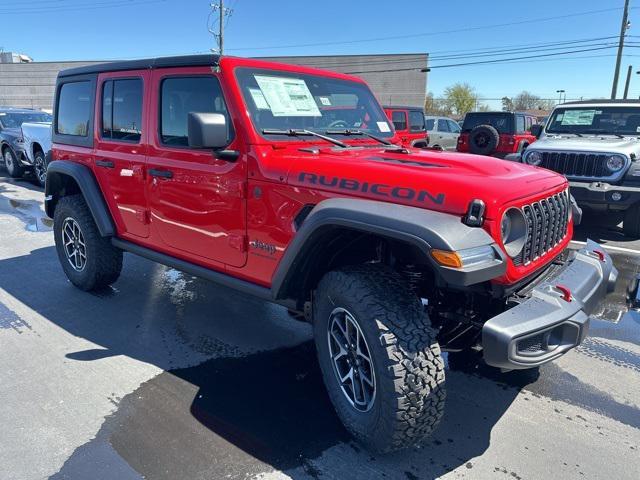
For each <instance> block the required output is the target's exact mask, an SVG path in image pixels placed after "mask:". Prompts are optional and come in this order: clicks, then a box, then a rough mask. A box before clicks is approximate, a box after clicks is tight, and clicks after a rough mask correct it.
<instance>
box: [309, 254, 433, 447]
mask: <svg viewBox="0 0 640 480" xmlns="http://www.w3.org/2000/svg"><path fill="white" fill-rule="evenodd" d="M337 309H338V310H341V309H344V310H346V311H348V312H349V313H350V314H351V316H352V318H353V319H355V321H356V322H357V325H358V327H359V328H360V330H361V332H362V336H363V337H364V339H365V340H366V345H367V347H368V349H369V351H370V357H371V360H372V363H373V372H374V379H375V393H374V395H372V397H373V399H374V400H373V403H372V405H371V406H370V407H369V409H368V410H367V411H363V410H362V409H358V408H356V406H354V405H353V402H351V401H350V400H349V399H348V396H347V395H346V394H345V392H344V391H343V389H342V384H341V383H340V381H339V379H338V375H337V374H336V368H335V366H334V365H335V364H334V362H333V359H332V357H331V353H330V346H329V335H328V329H329V325H330V322H331V320H330V319H331V318H332V312H335V311H336V310H337ZM313 312H314V313H313V317H314V322H313V329H314V338H315V344H316V350H317V354H318V360H319V363H320V368H321V371H322V376H323V379H324V383H325V385H326V388H327V391H328V393H329V397H330V398H331V401H332V403H333V405H334V407H335V409H336V412H337V414H338V417H339V418H340V420H341V421H342V422H343V424H344V425H345V427H346V428H347V430H348V431H349V432H350V433H351V434H352V435H353V436H354V437H355V438H356V439H357V440H359V441H360V442H361V443H363V444H364V445H365V446H366V447H367V448H369V449H370V450H373V451H376V452H389V451H394V450H398V449H402V448H406V447H409V446H411V445H415V444H417V443H419V442H420V441H421V440H422V439H423V438H424V437H426V436H428V435H429V434H431V432H432V431H433V430H434V428H435V427H436V426H437V425H438V422H439V421H440V419H441V418H442V415H443V413H444V403H445V389H444V380H445V378H444V363H443V361H442V357H441V356H440V346H439V345H438V343H437V341H436V331H435V330H434V329H433V328H432V327H431V323H430V321H429V318H428V316H427V315H426V313H425V312H424V309H423V307H422V305H421V303H420V301H419V299H418V298H417V297H416V296H415V295H414V294H412V293H411V292H410V289H409V287H408V286H407V285H406V283H405V282H404V281H403V279H402V278H401V277H400V276H399V275H398V274H396V273H395V272H393V271H392V270H390V269H388V268H386V267H383V266H377V265H362V266H354V267H348V268H343V269H340V270H337V271H333V272H329V273H327V274H326V275H325V276H324V277H323V278H322V280H321V281H320V284H319V285H318V289H317V291H316V294H315V296H314V309H313Z"/></svg>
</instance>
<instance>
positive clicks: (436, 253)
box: [431, 249, 462, 268]
mask: <svg viewBox="0 0 640 480" xmlns="http://www.w3.org/2000/svg"><path fill="white" fill-rule="evenodd" d="M431 256H432V257H433V258H434V259H435V261H436V262H438V263H439V264H440V265H444V266H445V267H452V268H462V259H461V258H460V255H458V253H457V252H447V251H446V250H436V249H433V250H431Z"/></svg>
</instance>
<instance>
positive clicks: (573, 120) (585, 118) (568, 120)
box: [562, 110, 596, 125]
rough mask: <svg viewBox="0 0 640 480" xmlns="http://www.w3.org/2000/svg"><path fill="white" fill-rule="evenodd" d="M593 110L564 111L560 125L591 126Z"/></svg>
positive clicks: (594, 112) (594, 113) (593, 115)
mask: <svg viewBox="0 0 640 480" xmlns="http://www.w3.org/2000/svg"><path fill="white" fill-rule="evenodd" d="M595 115H596V111H595V110H566V111H565V112H564V117H563V118H562V125H592V124H593V117H595Z"/></svg>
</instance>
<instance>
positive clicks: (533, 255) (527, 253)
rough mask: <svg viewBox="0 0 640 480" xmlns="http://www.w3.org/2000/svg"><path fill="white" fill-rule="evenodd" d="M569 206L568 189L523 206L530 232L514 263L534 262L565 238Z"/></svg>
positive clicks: (518, 264)
mask: <svg viewBox="0 0 640 480" xmlns="http://www.w3.org/2000/svg"><path fill="white" fill-rule="evenodd" d="M569 208H571V205H570V203H569V194H568V192H566V191H565V192H562V193H559V194H557V195H553V196H551V197H548V198H545V199H543V200H540V201H539V202H534V203H532V204H530V205H525V206H523V207H522V212H523V213H524V218H525V220H526V222H527V227H528V229H527V232H528V233H527V239H526V241H525V244H524V247H523V249H522V252H520V254H519V255H518V256H517V257H515V258H514V259H513V263H514V265H516V266H521V265H527V264H529V263H531V262H533V261H534V260H536V259H538V258H539V257H541V256H543V255H545V254H546V253H547V252H548V251H549V250H552V249H553V248H555V247H556V246H557V245H558V244H559V243H560V242H561V241H562V240H563V239H564V237H565V236H566V235H567V227H568V221H569V220H568V214H569Z"/></svg>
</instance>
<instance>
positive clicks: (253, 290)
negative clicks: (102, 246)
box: [111, 237, 287, 306]
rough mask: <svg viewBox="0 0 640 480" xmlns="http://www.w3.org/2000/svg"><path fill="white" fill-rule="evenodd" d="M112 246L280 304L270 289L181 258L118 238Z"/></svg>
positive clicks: (113, 240) (113, 238)
mask: <svg viewBox="0 0 640 480" xmlns="http://www.w3.org/2000/svg"><path fill="white" fill-rule="evenodd" d="M111 244H112V245H113V246H114V247H117V248H120V249H121V250H124V251H126V252H130V253H134V254H136V255H139V256H141V257H144V258H147V259H149V260H151V261H154V262H157V263H161V264H163V265H166V266H167V267H171V268H175V269H176V270H180V271H182V272H185V273H188V274H190V275H194V276H196V277H200V278H204V279H205V280H209V281H211V282H214V283H217V284H219V285H222V286H225V287H229V288H232V289H234V290H238V291H240V292H242V293H246V294H249V295H251V296H254V297H258V298H260V299H262V300H266V301H269V302H274V303H280V302H275V300H274V299H273V296H272V295H271V289H269V288H266V287H262V286H260V285H256V284H254V283H251V282H247V281H245V280H240V279H237V278H234V277H232V276H230V275H226V274H224V273H220V272H217V271H215V270H211V269H210V268H205V267H201V266H200V265H196V264H193V263H191V262H187V261H185V260H180V259H179V258H176V257H172V256H170V255H166V254H164V253H160V252H156V251H155V250H151V249H149V248H146V247H141V246H140V245H136V244H135V243H132V242H128V241H126V240H121V239H119V238H116V237H112V238H111ZM285 306H287V305H285Z"/></svg>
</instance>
